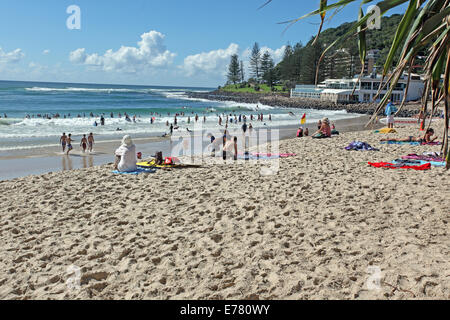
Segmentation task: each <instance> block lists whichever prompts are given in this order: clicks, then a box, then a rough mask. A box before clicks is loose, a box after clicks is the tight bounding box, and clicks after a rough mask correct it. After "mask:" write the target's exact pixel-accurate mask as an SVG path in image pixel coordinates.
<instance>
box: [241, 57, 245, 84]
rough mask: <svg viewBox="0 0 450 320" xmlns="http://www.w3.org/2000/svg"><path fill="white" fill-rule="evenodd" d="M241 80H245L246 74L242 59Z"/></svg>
mask: <svg viewBox="0 0 450 320" xmlns="http://www.w3.org/2000/svg"><path fill="white" fill-rule="evenodd" d="M240 70H241V82H244V81H245V74H244V62H243V61H242V60H241V69H240Z"/></svg>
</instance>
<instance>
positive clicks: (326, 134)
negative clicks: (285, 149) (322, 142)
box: [297, 118, 339, 139]
mask: <svg viewBox="0 0 450 320" xmlns="http://www.w3.org/2000/svg"><path fill="white" fill-rule="evenodd" d="M333 134H339V131H337V130H336V127H335V125H334V123H332V124H331V125H330V120H329V119H328V118H323V119H322V120H319V122H318V123H317V131H316V132H315V133H314V134H313V135H312V138H314V139H321V138H331V135H333ZM307 136H309V130H308V128H305V129H303V127H299V128H298V130H297V137H298V138H301V137H307Z"/></svg>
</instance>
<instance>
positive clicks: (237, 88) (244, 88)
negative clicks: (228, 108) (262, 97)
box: [220, 83, 289, 93]
mask: <svg viewBox="0 0 450 320" xmlns="http://www.w3.org/2000/svg"><path fill="white" fill-rule="evenodd" d="M258 88H259V90H255V89H258ZM283 88H284V89H287V88H286V87H284V86H283V85H274V86H273V87H272V88H271V87H270V86H269V85H267V84H258V85H254V86H252V85H249V84H247V83H243V84H229V85H226V86H224V87H221V88H220V90H222V91H227V92H245V93H270V92H278V93H289V90H283Z"/></svg>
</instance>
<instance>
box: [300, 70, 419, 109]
mask: <svg viewBox="0 0 450 320" xmlns="http://www.w3.org/2000/svg"><path fill="white" fill-rule="evenodd" d="M357 82H358V78H357V77H355V78H352V79H327V80H325V81H323V82H322V83H320V84H319V85H318V86H317V87H316V86H313V85H297V86H296V87H295V89H292V90H291V97H295V98H309V99H318V100H321V101H330V102H334V103H351V102H372V101H373V98H374V97H375V96H376V94H377V92H378V88H379V86H380V82H381V76H379V75H371V76H366V77H362V78H361V80H360V81H359V82H358V84H357V85H356V88H355V92H354V93H353V95H352V91H353V88H354V86H355V84H356V83H357ZM407 83H408V76H407V75H403V76H402V77H401V78H400V79H399V81H398V83H397V85H396V86H395V88H394V90H393V91H392V94H391V100H392V101H393V102H400V101H402V99H403V96H404V95H405V92H406V85H407ZM386 88H387V89H388V88H389V86H386ZM386 88H385V89H384V90H382V91H381V92H380V95H379V96H378V99H377V100H376V101H377V102H379V101H380V100H381V99H382V98H383V97H384V95H385V94H386ZM423 90H424V83H423V80H421V78H420V76H419V75H416V74H412V75H411V80H410V83H409V88H408V93H407V96H406V101H412V100H418V99H420V98H421V97H422V94H423Z"/></svg>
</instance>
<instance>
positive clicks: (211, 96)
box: [188, 90, 420, 117]
mask: <svg viewBox="0 0 450 320" xmlns="http://www.w3.org/2000/svg"><path fill="white" fill-rule="evenodd" d="M188 95H189V97H190V98H199V99H207V100H213V101H235V102H242V103H256V104H264V105H268V106H273V107H284V108H302V109H316V110H347V112H351V113H360V114H372V113H373V112H374V110H375V108H376V106H377V104H376V103H352V104H343V103H338V104H334V103H331V102H326V101H320V100H316V99H304V98H290V97H289V95H288V94H280V93H278V94H273V93H245V92H244V93H241V92H227V91H221V90H215V91H211V92H190V93H188ZM419 110H420V104H417V103H409V104H406V105H405V106H404V107H403V109H402V110H401V111H400V112H399V114H398V115H397V116H398V117H410V116H413V115H415V114H417V113H418V112H419Z"/></svg>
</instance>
